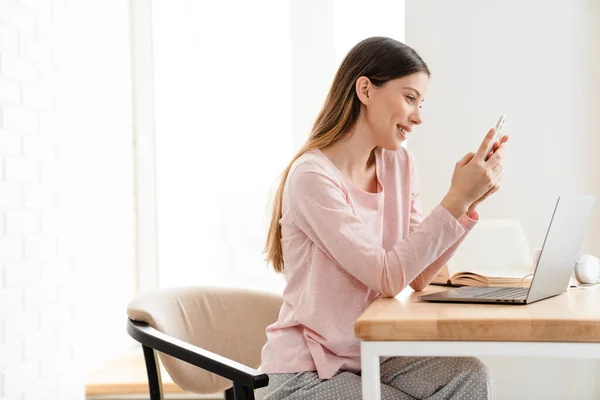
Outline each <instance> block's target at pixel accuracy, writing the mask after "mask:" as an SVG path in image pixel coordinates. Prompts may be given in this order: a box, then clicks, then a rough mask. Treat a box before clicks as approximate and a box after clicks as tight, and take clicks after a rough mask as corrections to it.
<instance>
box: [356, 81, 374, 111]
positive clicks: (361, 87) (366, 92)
mask: <svg viewBox="0 0 600 400" xmlns="http://www.w3.org/2000/svg"><path fill="white" fill-rule="evenodd" d="M355 90H356V95H357V96H358V99H359V100H360V102H361V103H363V104H364V105H367V104H369V101H370V100H371V94H372V93H371V92H372V90H373V86H372V85H371V81H370V80H369V78H367V77H366V76H361V77H359V78H358V79H357V80H356V85H355Z"/></svg>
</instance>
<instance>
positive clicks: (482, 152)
mask: <svg viewBox="0 0 600 400" xmlns="http://www.w3.org/2000/svg"><path fill="white" fill-rule="evenodd" d="M495 135H496V129H494V128H492V129H490V130H489V132H488V133H487V135H485V138H484V139H483V142H481V145H480V146H479V149H478V150H477V154H476V155H475V157H476V158H478V159H480V160H483V159H484V158H485V156H486V154H487V153H488V151H490V149H491V148H492V141H493V140H494V136H495Z"/></svg>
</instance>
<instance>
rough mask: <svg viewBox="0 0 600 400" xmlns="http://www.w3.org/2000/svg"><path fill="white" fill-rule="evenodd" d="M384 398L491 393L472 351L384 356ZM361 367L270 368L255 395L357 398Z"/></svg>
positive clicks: (275, 399) (470, 397)
mask: <svg viewBox="0 0 600 400" xmlns="http://www.w3.org/2000/svg"><path fill="white" fill-rule="evenodd" d="M381 360H382V362H381V399H382V400H392V399H394V400H395V399H398V400H414V399H427V400H446V399H461V400H480V399H494V387H493V383H492V379H491V377H490V373H489V370H488V368H487V367H486V366H485V364H483V363H482V362H481V361H480V360H479V359H477V358H474V357H382V358H381ZM361 388H362V385H361V377H360V373H353V372H349V371H340V372H338V373H337V374H336V375H334V376H333V377H332V378H331V379H327V380H326V379H319V377H318V375H317V373H316V372H315V371H310V372H299V373H292V374H269V386H267V387H265V388H261V389H259V390H257V391H256V399H257V400H283V399H286V400H313V399H319V400H361V399H362V394H361V390H362V389H361Z"/></svg>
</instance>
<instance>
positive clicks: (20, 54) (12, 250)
mask: <svg viewBox="0 0 600 400" xmlns="http://www.w3.org/2000/svg"><path fill="white" fill-rule="evenodd" d="M128 24H129V6H128V4H127V2H121V1H111V2H92V1H87V2H81V1H79V2H75V1H69V0H19V1H15V0H0V398H1V399H6V400H9V399H11V400H12V399H21V400H31V399H57V400H58V399H61V400H62V399H82V398H83V394H84V391H83V372H84V370H85V368H86V367H89V366H92V365H94V364H95V363H97V362H100V361H101V360H103V359H106V358H108V357H110V356H111V355H112V354H113V353H114V351H118V350H120V349H122V348H123V347H125V346H128V345H130V342H129V341H127V336H126V333H125V329H124V328H125V318H126V314H125V306H126V302H127V301H128V300H129V299H130V298H131V296H132V295H133V271H134V268H133V254H134V236H133V227H134V224H133V221H134V213H133V169H132V134H131V132H132V127H131V88H130V66H129V65H130V52H129V41H128V37H129V25H128Z"/></svg>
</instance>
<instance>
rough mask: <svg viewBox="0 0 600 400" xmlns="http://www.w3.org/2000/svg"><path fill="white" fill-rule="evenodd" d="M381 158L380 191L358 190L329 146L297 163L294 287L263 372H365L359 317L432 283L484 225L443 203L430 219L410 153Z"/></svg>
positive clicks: (291, 222)
mask: <svg viewBox="0 0 600 400" xmlns="http://www.w3.org/2000/svg"><path fill="white" fill-rule="evenodd" d="M376 164H377V169H376V170H377V177H378V188H379V191H378V193H368V192H365V191H363V190H362V189H360V188H358V187H356V186H354V184H353V183H352V182H351V181H350V180H349V179H347V178H346V177H345V176H344V175H343V174H342V173H341V172H340V171H339V170H338V169H337V168H336V167H335V165H334V164H333V163H332V162H331V161H330V160H329V159H328V158H327V157H326V156H325V155H324V154H323V153H322V152H321V151H320V150H314V151H311V152H308V153H306V154H304V155H303V156H301V157H300V158H299V159H298V160H297V161H296V162H295V163H294V165H292V168H291V170H290V174H289V176H288V179H287V181H286V184H285V187H284V193H283V212H282V214H283V215H282V218H281V220H280V224H281V233H282V239H281V241H282V248H283V258H284V274H285V278H286V282H287V284H286V287H285V289H284V292H283V299H284V303H283V305H282V308H281V311H280V314H279V318H278V320H277V322H275V323H273V324H272V325H270V326H269V327H268V328H267V330H266V333H267V343H266V345H265V346H264V348H263V351H262V365H261V369H262V370H263V371H264V372H266V373H288V372H301V371H315V370H316V371H318V373H319V376H320V377H321V378H323V379H328V378H331V377H332V376H333V375H334V374H335V373H336V372H337V371H338V370H340V369H347V370H359V369H360V343H359V341H358V339H357V338H356V337H355V336H354V329H353V327H354V321H355V320H356V318H358V316H359V315H360V314H361V313H362V312H363V311H364V310H365V308H366V307H367V306H368V305H369V304H371V303H372V302H373V300H374V299H375V298H377V296H379V295H384V296H395V295H397V294H398V293H399V292H400V291H401V290H402V289H404V288H405V287H406V286H407V285H408V284H409V283H411V282H413V281H414V280H415V279H417V281H419V280H423V282H424V280H426V278H427V276H429V274H431V273H433V272H435V270H436V268H438V266H437V264H439V263H441V262H442V261H443V260H444V259H445V258H449V257H450V255H451V254H452V252H453V250H452V249H453V248H454V249H455V248H456V244H457V243H459V241H460V240H461V238H462V237H464V235H465V234H466V233H467V232H468V231H469V230H470V229H471V228H472V226H473V224H474V223H475V221H473V220H468V219H467V220H464V219H461V220H460V221H457V220H456V219H455V218H454V217H453V216H452V215H451V214H450V213H449V212H448V211H447V210H446V209H445V208H443V207H442V206H441V205H438V206H437V207H435V208H434V210H433V211H432V212H431V214H430V215H428V216H427V217H425V218H423V216H422V213H421V212H420V204H419V198H418V197H419V193H420V189H419V187H418V180H417V178H416V170H415V168H414V163H413V162H412V159H411V156H410V154H409V153H408V152H407V151H406V150H405V149H401V150H399V151H386V150H381V149H380V150H378V151H376ZM442 265H443V264H442ZM442 265H440V266H439V268H441V266H442ZM439 268H438V269H439ZM423 271H426V272H425V273H423V274H422V275H420V274H421V273H422V272H423ZM432 271H433V272H432ZM417 281H415V282H417Z"/></svg>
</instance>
